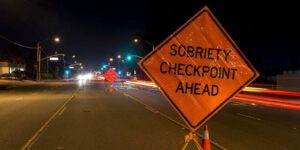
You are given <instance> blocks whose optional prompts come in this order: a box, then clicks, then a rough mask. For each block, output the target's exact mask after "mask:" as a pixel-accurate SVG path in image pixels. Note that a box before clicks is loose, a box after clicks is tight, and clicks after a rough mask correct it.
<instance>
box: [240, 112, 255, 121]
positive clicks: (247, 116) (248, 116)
mask: <svg viewBox="0 0 300 150" xmlns="http://www.w3.org/2000/svg"><path fill="white" fill-rule="evenodd" d="M237 114H238V115H240V116H243V117H246V118H250V119H254V120H258V121H260V120H261V119H260V118H257V117H253V116H250V115H244V114H241V113H237Z"/></svg>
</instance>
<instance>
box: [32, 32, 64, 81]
mask: <svg viewBox="0 0 300 150" xmlns="http://www.w3.org/2000/svg"><path fill="white" fill-rule="evenodd" d="M48 40H50V39H45V40H42V41H39V42H37V45H36V51H37V52H36V57H37V69H36V74H37V76H36V80H37V81H40V80H41V51H42V47H41V46H40V45H41V44H42V43H44V42H46V41H48ZM53 40H54V42H55V43H58V42H60V38H59V37H55V38H54V39H53Z"/></svg>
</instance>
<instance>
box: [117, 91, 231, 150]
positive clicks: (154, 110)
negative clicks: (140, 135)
mask: <svg viewBox="0 0 300 150" xmlns="http://www.w3.org/2000/svg"><path fill="white" fill-rule="evenodd" d="M116 90H117V91H118V92H120V93H122V94H123V95H124V96H127V97H129V98H131V99H132V100H134V101H135V102H138V103H140V104H142V105H144V106H145V109H147V110H149V111H151V112H153V113H154V114H159V115H160V116H162V117H163V118H166V119H167V120H170V121H171V122H173V123H175V124H177V125H178V126H180V127H182V128H185V129H187V130H190V129H189V128H188V127H186V126H185V125H184V124H182V123H180V122H178V121H176V120H175V119H173V118H172V117H170V116H168V115H166V114H164V113H162V112H160V111H158V110H157V109H155V108H153V107H151V106H149V105H147V104H145V103H144V102H142V101H141V100H139V99H138V98H136V97H134V96H131V95H129V94H128V93H126V92H124V91H123V90H119V89H116ZM196 134H197V135H198V136H199V137H201V138H203V136H202V135H201V134H199V133H198V132H196ZM210 142H211V143H212V144H213V145H215V146H216V147H218V148H220V149H222V150H227V148H225V147H223V146H221V145H220V144H218V143H216V142H214V141H213V140H210Z"/></svg>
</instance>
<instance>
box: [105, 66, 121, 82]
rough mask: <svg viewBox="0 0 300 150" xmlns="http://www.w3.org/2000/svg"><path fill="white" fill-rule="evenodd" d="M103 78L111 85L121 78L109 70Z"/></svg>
mask: <svg viewBox="0 0 300 150" xmlns="http://www.w3.org/2000/svg"><path fill="white" fill-rule="evenodd" d="M103 77H104V78H105V79H106V80H107V81H108V82H110V83H112V82H114V81H115V80H117V79H118V78H119V75H118V74H117V73H116V72H115V71H114V70H113V69H112V68H110V69H108V70H107V71H106V72H105V74H104V75H103Z"/></svg>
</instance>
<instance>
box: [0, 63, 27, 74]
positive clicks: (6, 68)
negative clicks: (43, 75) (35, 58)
mask: <svg viewBox="0 0 300 150" xmlns="http://www.w3.org/2000/svg"><path fill="white" fill-rule="evenodd" d="M18 70H19V71H25V64H11V63H8V62H5V61H4V62H0V75H2V74H6V73H13V72H14V71H18Z"/></svg>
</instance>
